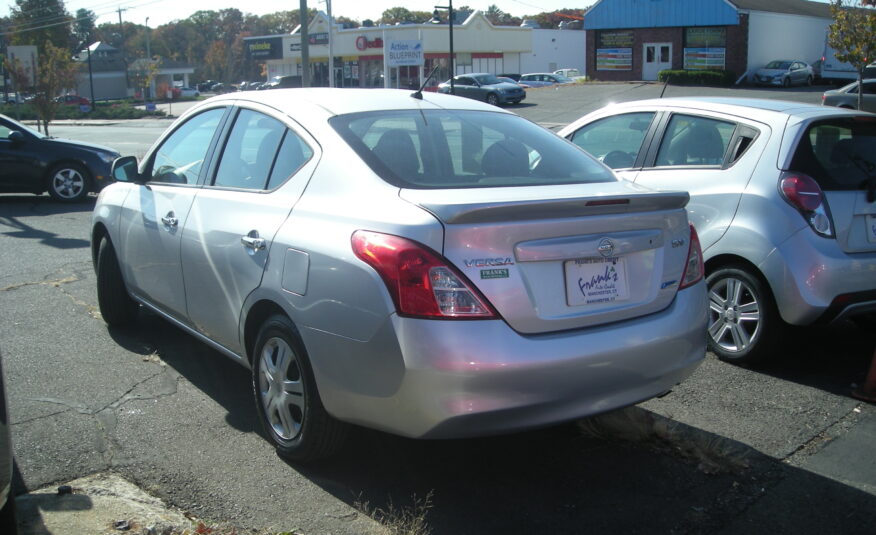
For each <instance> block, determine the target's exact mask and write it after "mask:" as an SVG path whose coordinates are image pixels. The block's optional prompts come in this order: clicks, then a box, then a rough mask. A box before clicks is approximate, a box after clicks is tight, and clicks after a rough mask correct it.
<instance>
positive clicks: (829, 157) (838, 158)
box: [790, 117, 876, 191]
mask: <svg viewBox="0 0 876 535" xmlns="http://www.w3.org/2000/svg"><path fill="white" fill-rule="evenodd" d="M874 168H876V119H873V118H870V117H855V118H848V119H846V118H836V119H829V120H825V121H818V122H815V123H813V124H812V125H810V126H809V128H807V129H806V132H805V133H804V135H803V137H802V138H801V139H800V142H799V143H798V145H797V149H796V150H795V151H794V158H793V159H792V160H791V169H790V170H791V171H797V172H800V173H804V174H807V175H809V176H811V177H812V178H814V179H815V180H816V181H817V182H818V184H819V185H820V186H821V189H823V190H825V191H831V190H853V189H860V188H863V187H864V186H865V183H866V181H867V177H868V172H870V173H872V170H873V169H874Z"/></svg>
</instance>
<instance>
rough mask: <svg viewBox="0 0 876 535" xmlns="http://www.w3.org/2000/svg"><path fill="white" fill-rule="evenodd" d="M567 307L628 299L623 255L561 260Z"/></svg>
mask: <svg viewBox="0 0 876 535" xmlns="http://www.w3.org/2000/svg"><path fill="white" fill-rule="evenodd" d="M565 268H566V269H565V271H566V300H567V302H568V304H569V306H580V305H595V304H600V303H612V302H615V301H623V300H625V299H629V297H630V293H629V288H628V287H627V270H626V264H625V262H624V259H623V258H579V259H577V260H568V261H566V263H565Z"/></svg>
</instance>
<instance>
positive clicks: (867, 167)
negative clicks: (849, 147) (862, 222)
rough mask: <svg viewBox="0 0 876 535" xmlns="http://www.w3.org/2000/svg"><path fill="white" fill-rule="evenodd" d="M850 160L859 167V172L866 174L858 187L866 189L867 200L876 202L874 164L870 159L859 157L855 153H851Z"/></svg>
mask: <svg viewBox="0 0 876 535" xmlns="http://www.w3.org/2000/svg"><path fill="white" fill-rule="evenodd" d="M851 160H852V163H854V164H855V167H857V168H858V169H860V170H861V172H862V173H864V175H866V176H867V178H865V179H864V180H862V181H861V183H860V184H858V187H859V188H861V189H866V190H867V202H876V165H874V164H873V162H871V161H870V160H865V159H864V158H861V157H860V156H858V155H857V154H855V155H852V157H851Z"/></svg>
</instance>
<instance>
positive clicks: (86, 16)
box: [73, 8, 97, 44]
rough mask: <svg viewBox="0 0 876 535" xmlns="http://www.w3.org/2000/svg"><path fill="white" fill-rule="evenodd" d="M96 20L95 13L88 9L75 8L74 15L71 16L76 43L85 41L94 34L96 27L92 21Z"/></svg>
mask: <svg viewBox="0 0 876 535" xmlns="http://www.w3.org/2000/svg"><path fill="white" fill-rule="evenodd" d="M96 20H97V15H95V14H94V11H91V10H90V9H85V8H80V9H77V10H76V16H75V17H74V18H73V37H75V39H76V42H77V43H84V44H88V43H86V41H87V40H88V39H89V38H90V37H91V36H92V34H94V31H95V30H96V29H97V27H96V26H95V24H94V21H96Z"/></svg>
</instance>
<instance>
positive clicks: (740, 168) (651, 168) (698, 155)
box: [635, 112, 769, 251]
mask: <svg viewBox="0 0 876 535" xmlns="http://www.w3.org/2000/svg"><path fill="white" fill-rule="evenodd" d="M661 123H662V124H661V125H660V126H658V129H657V133H656V135H655V141H654V142H653V143H651V146H650V147H649V149H648V154H647V155H646V157H645V161H644V165H643V167H642V169H641V170H640V171H639V172H638V174H637V175H636V179H635V181H636V183H637V184H642V185H644V186H648V187H651V188H654V189H660V190H686V191H688V192H689V193H690V202H689V203H688V205H687V208H688V213H689V219H690V221H691V223H693V224H694V226H695V227H696V229H697V232H698V233H699V237H700V243H701V244H702V247H703V250H704V251H705V250H706V249H707V248H708V247H709V246H711V245H713V244H715V242H717V241H718V240H719V239H720V238H721V236H723V234H724V232H726V230H727V228H728V227H729V226H730V223H731V222H732V221H733V218H734V216H735V214H736V207H737V206H738V204H739V200H740V197H741V195H742V192H743V191H744V190H745V187H746V185H747V184H748V181H749V179H750V178H751V175H752V173H753V172H754V169H755V167H756V165H757V162H758V159H759V157H760V153H761V152H763V149H764V147H765V145H766V140H767V139H768V138H769V135H768V128H767V127H766V125H760V124H759V123H755V122H753V121H752V122H748V121H746V122H742V121H741V119H739V118H727V117H723V116H718V115H705V114H703V115H694V114H690V113H678V112H673V113H668V114H666V115H664V117H663V119H662V120H661ZM765 133H766V134H767V135H764V134H765Z"/></svg>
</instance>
